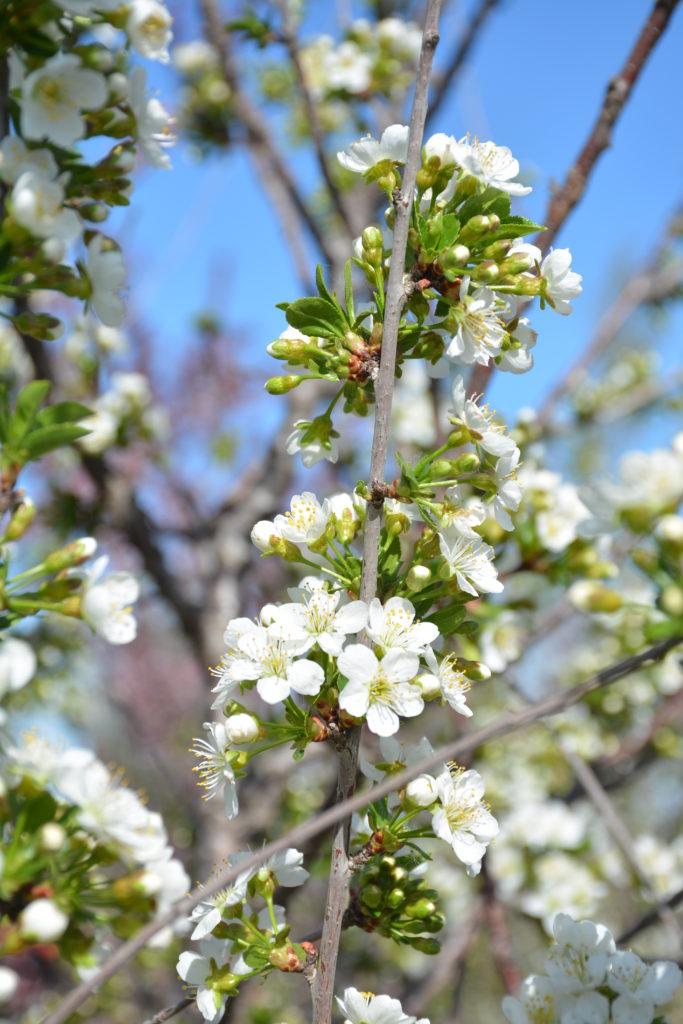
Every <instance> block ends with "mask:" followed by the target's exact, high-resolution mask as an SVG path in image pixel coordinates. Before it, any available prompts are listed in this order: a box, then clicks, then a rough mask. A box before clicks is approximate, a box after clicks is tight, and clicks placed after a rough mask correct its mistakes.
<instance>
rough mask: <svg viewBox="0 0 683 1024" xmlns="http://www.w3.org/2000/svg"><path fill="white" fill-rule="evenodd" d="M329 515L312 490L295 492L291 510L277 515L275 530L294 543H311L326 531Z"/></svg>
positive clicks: (290, 505) (290, 504)
mask: <svg viewBox="0 0 683 1024" xmlns="http://www.w3.org/2000/svg"><path fill="white" fill-rule="evenodd" d="M328 519H329V515H328V513H327V511H326V509H325V506H324V504H323V505H321V504H320V502H319V501H318V499H317V498H316V496H315V494H313V492H312V491H304V492H303V494H295V495H294V496H293V498H292V500H291V501H290V503H289V512H285V513H284V515H277V516H275V522H274V525H275V532H276V533H278V534H279V535H280V536H281V537H284V538H285V540H290V541H292V542H293V543H294V544H311V543H314V542H315V541H316V540H319V539H320V538H321V537H322V535H323V533H324V532H325V527H326V526H327V522H328Z"/></svg>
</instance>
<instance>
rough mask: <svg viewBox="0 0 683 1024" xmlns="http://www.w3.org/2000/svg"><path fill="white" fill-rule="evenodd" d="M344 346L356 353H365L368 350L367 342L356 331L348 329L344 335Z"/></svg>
mask: <svg viewBox="0 0 683 1024" xmlns="http://www.w3.org/2000/svg"><path fill="white" fill-rule="evenodd" d="M344 347H345V348H347V349H348V350H349V352H353V353H354V355H364V354H365V353H367V351H368V345H367V342H366V341H365V340H364V339H363V338H361V336H360V334H356V333H355V331H347V332H346V334H345V335H344Z"/></svg>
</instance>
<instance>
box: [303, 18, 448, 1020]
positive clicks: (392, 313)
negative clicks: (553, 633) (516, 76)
mask: <svg viewBox="0 0 683 1024" xmlns="http://www.w3.org/2000/svg"><path fill="white" fill-rule="evenodd" d="M441 2H442V0H429V4H428V7H427V13H426V16H425V24H424V30H423V35H422V50H421V53H420V62H419V65H418V69H417V82H416V85H415V95H414V97H413V108H412V112H411V117H410V133H409V136H408V155H407V158H406V164H405V168H404V172H403V180H402V183H401V189H400V191H399V193H398V195H396V196H395V198H394V209H395V220H394V239H393V245H392V252H391V266H390V268H389V280H388V282H387V292H386V301H385V307H384V322H383V327H382V352H381V356H380V364H379V373H378V376H377V380H376V382H375V425H374V432H373V438H372V454H371V456H370V493H371V495H372V499H371V500H370V501H368V507H367V514H366V518H365V531H364V535H363V569H362V576H361V587H360V599H361V601H366V602H369V601H371V600H372V599H373V597H374V596H375V594H376V593H377V568H378V566H377V561H378V556H379V540H380V530H381V526H382V505H383V498H382V497H381V496H380V495H381V494H382V487H381V485H382V483H383V480H384V473H385V470H386V464H387V452H388V446H389V423H390V419H391V402H392V397H393V393H394V377H395V373H396V349H397V346H398V325H399V322H400V319H401V313H402V311H403V306H404V305H405V302H406V298H407V296H406V291H405V287H404V283H403V277H404V266H405V256H406V249H407V246H408V229H409V227H410V214H411V211H412V207H413V198H414V195H415V181H416V177H417V172H418V168H419V166H420V158H421V154H422V136H423V134H424V126H425V121H426V119H427V97H428V92H429V79H430V75H431V70H432V63H433V60H434V50H435V49H436V45H437V43H438V41H439V31H438V29H439V15H440V13H441ZM359 745H360V728H358V729H353V730H351V731H350V732H346V733H342V734H341V735H340V737H339V742H338V746H337V750H338V755H339V784H338V789H337V799H338V801H340V802H341V801H344V800H348V798H349V797H350V796H351V795H352V794H353V791H354V789H355V786H356V775H357V774H358V748H359ZM350 824H351V819H350V817H346V818H343V819H341V820H340V821H339V822H338V824H337V827H336V829H335V832H334V837H333V842H332V855H331V863H330V880H329V885H328V890H327V900H326V904H325V917H324V921H323V934H322V938H321V940H320V951H319V957H318V971H317V975H316V978H315V981H314V984H313V988H312V992H311V995H312V999H313V1020H314V1022H315V1024H329V1021H330V1020H331V1017H332V1003H333V999H334V979H335V974H336V967H337V957H338V954H339V940H340V938H341V930H342V918H343V916H344V910H345V907H346V901H347V897H348V889H349V881H350V878H351V874H352V871H351V868H350V865H349V857H348V846H349V830H350Z"/></svg>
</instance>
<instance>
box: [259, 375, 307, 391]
mask: <svg viewBox="0 0 683 1024" xmlns="http://www.w3.org/2000/svg"><path fill="white" fill-rule="evenodd" d="M302 380H305V378H304V377H302V376H300V375H299V374H297V373H288V374H287V375H286V376H285V377H269V378H268V380H267V381H266V383H265V384H264V385H263V386H264V388H265V390H266V391H267V392H268V394H269V395H286V394H287V392H288V391H293V390H294V388H298V386H299V384H301V381H302Z"/></svg>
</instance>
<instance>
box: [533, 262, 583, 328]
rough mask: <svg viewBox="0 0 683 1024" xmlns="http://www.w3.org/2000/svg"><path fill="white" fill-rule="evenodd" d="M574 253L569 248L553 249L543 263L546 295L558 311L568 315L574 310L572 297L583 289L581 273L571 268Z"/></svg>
mask: <svg viewBox="0 0 683 1024" xmlns="http://www.w3.org/2000/svg"><path fill="white" fill-rule="evenodd" d="M571 262H572V254H571V253H570V251H569V249H551V250H550V252H549V253H548V255H547V256H546V257H545V259H544V260H543V263H541V277H542V278H543V282H544V286H545V295H546V297H547V298H548V299H549V300H550V304H551V305H552V307H553V309H554V310H555V312H557V313H561V314H562V316H568V315H569V313H571V312H572V310H573V308H574V307H573V306H572V305H571V301H570V300H571V299H575V298H576V297H577V295H580V294H581V292H582V291H583V288H582V287H581V274H576V273H575V272H574V271H573V270H571Z"/></svg>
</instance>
